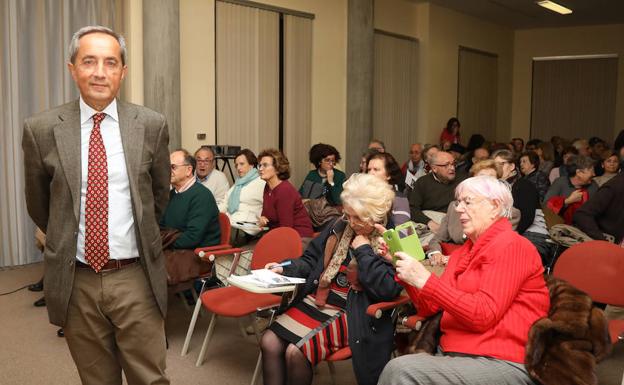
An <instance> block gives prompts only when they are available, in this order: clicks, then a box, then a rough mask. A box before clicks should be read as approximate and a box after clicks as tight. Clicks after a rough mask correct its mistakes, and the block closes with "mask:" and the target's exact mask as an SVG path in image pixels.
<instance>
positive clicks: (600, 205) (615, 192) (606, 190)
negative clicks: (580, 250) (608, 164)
mask: <svg viewBox="0 0 624 385" xmlns="http://www.w3.org/2000/svg"><path fill="white" fill-rule="evenodd" d="M623 197H624V174H621V173H620V174H617V175H616V176H615V177H613V178H612V179H611V180H610V181H609V182H607V183H605V184H604V185H603V186H602V187H601V188H600V189H598V191H596V193H594V194H593V195H592V196H591V197H590V198H589V200H588V201H587V202H586V203H585V204H584V205H583V206H581V207H580V208H579V209H578V210H576V212H575V213H574V225H575V226H576V227H578V228H579V229H580V230H581V231H583V232H585V234H587V235H589V236H590V237H592V238H593V239H602V240H606V239H608V237H607V236H606V235H605V234H608V235H611V236H613V237H614V238H615V243H617V244H621V243H622V241H623V240H624V199H623Z"/></svg>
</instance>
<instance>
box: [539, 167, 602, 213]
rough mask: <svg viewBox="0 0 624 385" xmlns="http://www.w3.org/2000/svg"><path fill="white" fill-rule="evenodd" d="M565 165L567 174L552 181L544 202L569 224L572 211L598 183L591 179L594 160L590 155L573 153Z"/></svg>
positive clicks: (596, 187)
mask: <svg viewBox="0 0 624 385" xmlns="http://www.w3.org/2000/svg"><path fill="white" fill-rule="evenodd" d="M566 167H567V171H568V176H562V177H559V178H557V179H556V180H555V181H554V182H553V184H552V185H551V186H550V188H549V189H548V192H547V193H546V197H545V203H546V205H547V206H548V207H549V208H550V209H551V210H552V211H553V212H554V213H555V214H557V215H559V216H560V217H562V218H563V219H564V220H565V223H566V224H568V225H571V224H572V216H573V215H574V212H575V211H576V210H578V208H579V207H581V206H582V205H583V203H585V202H587V200H588V199H589V198H590V196H591V195H592V194H594V193H595V192H596V190H598V185H597V184H596V183H595V182H593V181H592V179H593V177H594V161H593V160H592V159H591V158H590V157H587V156H580V155H574V156H573V157H572V158H570V160H569V161H568V164H567V165H566Z"/></svg>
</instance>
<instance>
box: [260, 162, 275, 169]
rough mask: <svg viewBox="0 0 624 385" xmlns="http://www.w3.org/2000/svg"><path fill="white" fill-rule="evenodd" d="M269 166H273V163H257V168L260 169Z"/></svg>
mask: <svg viewBox="0 0 624 385" xmlns="http://www.w3.org/2000/svg"><path fill="white" fill-rule="evenodd" d="M269 167H273V165H272V164H271V163H259V164H258V170H261V169H263V168H269Z"/></svg>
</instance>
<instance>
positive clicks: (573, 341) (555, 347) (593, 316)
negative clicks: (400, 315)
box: [402, 278, 612, 385]
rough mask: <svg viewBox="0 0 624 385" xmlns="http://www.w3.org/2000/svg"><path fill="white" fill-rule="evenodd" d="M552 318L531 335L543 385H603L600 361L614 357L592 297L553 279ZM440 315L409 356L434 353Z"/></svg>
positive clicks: (532, 364)
mask: <svg viewBox="0 0 624 385" xmlns="http://www.w3.org/2000/svg"><path fill="white" fill-rule="evenodd" d="M546 285H547V287H548V291H549V293H550V310H549V312H548V315H547V316H546V317H544V318H541V319H539V320H537V321H536V322H535V323H534V324H533V326H531V329H530V330H529V338H528V341H527V346H526V357H525V366H526V369H527V371H528V372H529V375H530V376H531V378H533V379H534V380H535V381H536V382H538V383H541V384H542V385H597V384H598V379H597V377H596V374H595V369H596V362H599V361H600V360H602V359H603V358H605V357H607V356H608V355H609V353H610V352H611V348H612V345H611V340H610V337H609V330H608V323H607V320H606V318H605V316H604V313H603V311H602V310H600V309H598V308H596V307H594V306H593V303H592V300H591V298H590V297H589V296H588V295H587V294H585V293H584V292H582V291H580V290H578V289H576V288H575V287H573V286H572V285H570V284H569V283H567V282H565V281H563V280H559V279H556V278H548V279H547V282H546ZM441 314H442V313H438V314H436V315H433V316H431V317H429V318H428V319H427V320H425V321H423V323H422V326H421V329H420V330H419V331H418V332H414V333H413V335H412V336H411V338H410V343H409V344H408V346H407V348H406V349H405V350H403V352H402V353H403V354H411V353H419V352H426V353H430V354H434V353H435V351H436V348H437V346H438V340H439V338H440V319H441V318H442V317H441Z"/></svg>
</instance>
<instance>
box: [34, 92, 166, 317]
mask: <svg viewBox="0 0 624 385" xmlns="http://www.w3.org/2000/svg"><path fill="white" fill-rule="evenodd" d="M117 111H118V114H119V127H120V132H121V140H122V143H123V148H124V153H125V157H126V167H127V169H128V179H129V181H130V191H129V194H130V197H131V200H132V209H133V213H134V223H135V231H136V237H137V247H138V249H139V255H140V257H141V258H140V260H141V264H142V265H143V268H144V270H145V273H146V276H147V278H148V280H149V281H150V284H151V287H152V291H153V294H154V297H155V299H156V302H157V303H158V306H159V308H160V310H161V312H162V314H163V317H164V316H165V314H166V311H167V280H166V276H167V274H166V271H165V263H164V258H162V245H161V241H160V230H159V228H158V219H159V218H160V215H161V214H162V212H163V211H164V208H165V206H166V205H167V200H168V197H169V178H170V172H171V171H170V166H169V150H168V148H167V145H168V142H169V133H168V130H167V123H166V121H165V119H164V117H163V116H162V115H161V114H158V113H156V112H154V111H152V110H150V109H148V108H145V107H141V106H136V105H132V104H128V103H123V102H121V101H119V100H118V101H117ZM22 148H23V150H24V170H25V175H26V178H25V193H26V205H27V208H28V213H29V214H30V217H31V218H32V219H33V221H34V222H35V224H36V225H37V226H38V227H39V228H40V229H41V230H42V231H43V232H44V233H45V234H46V245H45V250H44V259H45V273H44V275H45V282H44V288H45V297H46V303H47V308H48V316H49V318H50V322H51V323H53V324H55V325H58V326H64V324H65V320H66V317H67V307H68V304H69V298H70V296H71V293H72V287H73V282H74V270H75V263H76V247H77V245H76V241H77V235H78V221H79V215H80V214H79V213H80V207H79V206H80V183H81V182H80V179H81V175H80V174H81V165H80V162H81V160H80V107H79V104H78V100H76V101H74V102H71V103H68V104H65V105H62V106H60V107H56V108H54V109H52V110H48V111H45V112H42V113H40V114H37V115H35V116H33V117H30V118H28V119H26V121H25V122H24V136H23V138H22Z"/></svg>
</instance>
